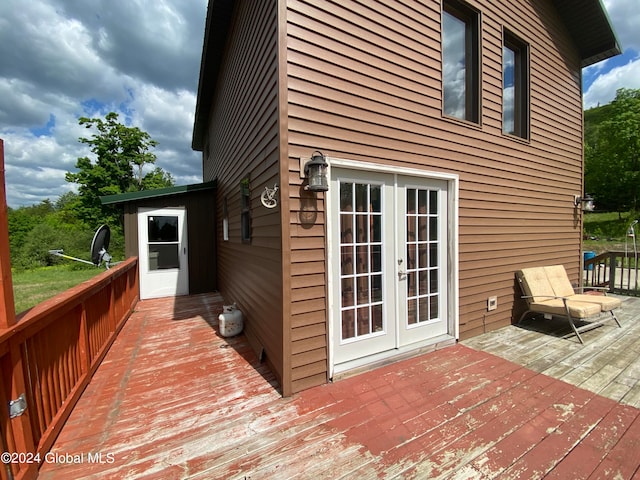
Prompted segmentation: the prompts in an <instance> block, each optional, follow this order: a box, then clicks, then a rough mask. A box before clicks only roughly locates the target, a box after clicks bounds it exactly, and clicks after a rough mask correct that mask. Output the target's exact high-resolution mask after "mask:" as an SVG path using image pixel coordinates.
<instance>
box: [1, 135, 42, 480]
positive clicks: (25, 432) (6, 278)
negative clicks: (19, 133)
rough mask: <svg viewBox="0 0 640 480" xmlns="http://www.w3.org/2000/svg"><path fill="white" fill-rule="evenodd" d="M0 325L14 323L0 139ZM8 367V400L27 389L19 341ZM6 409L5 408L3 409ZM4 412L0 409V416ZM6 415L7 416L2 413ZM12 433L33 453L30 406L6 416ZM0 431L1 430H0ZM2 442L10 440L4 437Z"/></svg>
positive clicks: (30, 474)
mask: <svg viewBox="0 0 640 480" xmlns="http://www.w3.org/2000/svg"><path fill="white" fill-rule="evenodd" d="M0 291H1V293H0V329H7V328H10V327H11V326H13V325H14V324H15V323H16V311H15V303H14V299H13V280H12V278H11V259H10V256H9V220H8V214H7V197H6V193H5V183H4V142H3V141H2V139H0ZM8 357H9V363H10V371H9V372H3V374H7V373H9V379H7V380H9V382H8V384H7V386H8V387H9V388H8V391H5V393H6V395H7V396H8V397H9V400H10V401H11V400H16V399H18V397H20V395H23V394H25V393H27V389H26V382H25V378H26V376H25V367H24V359H23V356H22V352H21V349H20V345H19V344H16V343H15V342H12V341H10V342H9V354H8ZM0 408H3V409H5V408H6V409H8V408H9V406H8V405H0ZM5 412H6V410H5ZM4 415H5V414H4V413H3V416H4ZM5 418H6V417H5ZM9 422H10V425H11V430H12V433H13V442H12V443H13V444H14V447H15V449H16V453H35V445H34V440H33V430H32V428H31V419H30V417H29V408H28V407H27V410H25V411H24V413H23V414H21V415H18V416H16V417H14V418H12V419H10V420H9ZM0 434H1V432H0ZM2 443H3V444H5V445H6V444H7V443H9V442H6V441H3V442H2ZM19 468H20V470H19V471H18V475H19V477H20V478H35V477H36V476H37V472H38V470H37V465H35V464H28V465H20V466H19Z"/></svg>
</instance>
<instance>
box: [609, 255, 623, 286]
mask: <svg viewBox="0 0 640 480" xmlns="http://www.w3.org/2000/svg"><path fill="white" fill-rule="evenodd" d="M623 271H624V270H623ZM615 288H616V254H615V253H614V252H609V291H610V292H615Z"/></svg>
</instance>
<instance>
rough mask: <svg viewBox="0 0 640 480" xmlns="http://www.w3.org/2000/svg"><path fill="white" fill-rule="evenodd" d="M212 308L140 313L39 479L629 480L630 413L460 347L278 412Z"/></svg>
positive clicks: (268, 384) (199, 301)
mask: <svg viewBox="0 0 640 480" xmlns="http://www.w3.org/2000/svg"><path fill="white" fill-rule="evenodd" d="M221 306H222V300H221V298H220V297H219V296H216V295H199V296H191V297H179V298H177V299H160V300H147V301H142V302H140V303H139V305H138V308H137V311H136V312H135V313H134V314H133V315H132V316H131V318H130V319H129V320H128V322H127V324H126V325H125V326H124V328H123V330H122V332H121V334H120V336H119V337H118V339H117V341H116V342H115V343H114V345H113V347H112V348H111V350H110V351H109V353H108V355H107V357H106V358H105V361H104V362H103V364H102V365H101V366H100V368H99V369H98V371H97V372H96V375H95V377H94V378H93V380H92V381H91V383H90V384H89V386H88V387H87V389H86V391H85V393H84V395H83V396H82V398H81V399H80V402H79V403H78V405H77V407H76V409H75V410H74V411H73V413H72V415H71V417H70V418H69V420H68V422H67V424H66V425H65V427H64V428H63V430H62V433H61V434H60V436H59V437H58V439H57V441H56V443H55V445H54V447H53V449H52V450H51V452H50V453H49V455H48V457H47V462H45V463H44V464H43V466H42V468H41V470H40V478H43V479H69V478H74V479H80V478H96V479H97V478H100V479H103V478H118V479H121V478H163V479H186V478H189V479H191V478H194V479H198V478H201V479H214V478H215V479H217V478H220V479H222V478H224V479H243V478H251V479H253V480H255V479H264V478H275V479H289V478H300V479H302V478H312V479H316V478H331V479H334V478H358V479H360V478H402V479H405V478H461V479H462V478H464V479H472V478H495V477H500V478H514V479H515V478H540V477H543V476H545V475H547V476H545V478H559V479H565V478H572V479H575V478H587V477H589V476H590V475H593V476H594V478H632V477H633V476H634V475H636V476H637V475H638V473H639V470H638V467H639V465H640V448H638V444H639V443H640V419H639V413H640V410H638V409H637V408H635V407H632V406H630V405H625V404H622V403H619V402H617V401H614V400H611V399H609V398H605V397H603V396H600V395H596V394H595V393H593V392H590V391H589V390H586V389H583V388H578V387H576V386H574V385H571V384H570V383H567V382H564V381H561V380H558V379H556V378H553V377H552V376H549V375H544V374H541V373H538V372H537V371H535V370H533V369H531V368H525V367H523V366H522V365H520V364H518V363H516V362H515V361H508V360H505V359H503V358H500V357H499V356H496V355H493V354H490V353H487V352H484V351H482V350H480V349H478V348H477V345H475V346H473V348H471V346H466V345H463V344H458V345H455V346H452V347H449V348H445V349H442V350H438V351H435V352H432V353H428V354H425V355H421V356H419V357H415V358H412V359H409V360H404V361H400V362H397V363H394V364H392V365H388V366H385V367H381V368H378V369H376V370H375V371H372V372H368V373H363V374H360V375H356V376H353V377H350V378H347V379H344V380H342V381H339V382H336V383H334V384H328V385H323V386H320V387H316V388H312V389H310V390H306V391H304V392H302V393H299V394H296V395H295V396H293V397H291V398H282V397H281V396H280V394H279V392H278V390H277V389H276V383H275V379H274V377H273V376H272V375H271V372H270V371H269V370H268V369H267V367H266V366H264V365H260V364H259V363H258V362H257V360H256V358H255V356H254V355H253V352H252V350H251V349H250V347H249V345H248V344H247V342H246V341H245V338H244V336H242V335H241V336H238V337H235V338H231V339H224V338H222V337H220V336H219V335H218V333H217V315H218V313H219V312H220V311H221ZM176 318H179V319H180V320H179V321H178V320H175V319H176ZM621 320H622V321H623V324H624V323H628V322H630V320H631V319H630V318H629V316H628V315H625V316H624V317H622V319H621ZM510 328H511V327H510ZM513 328H517V327H513ZM601 328H602V329H609V330H613V329H614V328H616V327H608V326H604V327H601ZM518 330H519V331H522V332H524V333H525V334H530V333H532V332H529V331H526V330H523V329H518ZM599 331H600V332H602V331H604V330H601V329H599ZM533 333H535V332H533ZM596 333H597V332H596ZM488 335H491V334H488ZM483 338H485V336H482V337H478V340H477V342H478V344H480V343H481V339H483ZM505 338H506V336H505ZM554 339H555V337H554ZM556 340H559V339H556ZM504 341H505V342H507V340H504ZM560 341H562V342H566V343H565V344H563V345H564V346H567V345H572V343H571V342H570V341H569V340H560ZM587 342H589V339H587ZM491 343H492V341H487V344H491ZM568 348H569V349H574V347H573V346H571V347H568ZM587 349H589V343H587V345H586V346H585V347H584V348H583V351H587ZM526 351H527V350H526V348H523V350H522V352H526Z"/></svg>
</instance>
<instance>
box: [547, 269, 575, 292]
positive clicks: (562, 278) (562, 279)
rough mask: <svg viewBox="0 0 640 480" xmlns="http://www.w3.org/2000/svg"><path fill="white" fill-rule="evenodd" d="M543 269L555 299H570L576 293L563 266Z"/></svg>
mask: <svg viewBox="0 0 640 480" xmlns="http://www.w3.org/2000/svg"><path fill="white" fill-rule="evenodd" d="M543 268H544V271H545V273H546V274H547V279H548V280H549V283H550V284H551V288H553V291H554V292H555V294H556V296H557V297H570V296H571V295H574V294H575V293H576V292H575V291H574V290H573V285H571V282H570V281H569V276H568V275H567V271H566V270H565V269H564V265H552V266H549V267H543Z"/></svg>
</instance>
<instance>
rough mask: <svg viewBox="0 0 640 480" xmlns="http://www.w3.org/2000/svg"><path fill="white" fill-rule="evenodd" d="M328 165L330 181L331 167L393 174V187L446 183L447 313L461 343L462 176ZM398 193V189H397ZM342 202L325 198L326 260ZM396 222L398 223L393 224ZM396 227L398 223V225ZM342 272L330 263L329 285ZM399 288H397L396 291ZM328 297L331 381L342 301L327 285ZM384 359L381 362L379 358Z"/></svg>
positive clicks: (351, 163)
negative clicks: (408, 182)
mask: <svg viewBox="0 0 640 480" xmlns="http://www.w3.org/2000/svg"><path fill="white" fill-rule="evenodd" d="M327 162H328V164H329V167H328V169H329V171H328V172H327V173H328V177H329V178H331V171H330V170H331V167H336V168H341V169H349V170H364V171H367V172H379V173H385V174H392V175H393V176H394V184H395V186H397V183H398V175H403V176H414V177H420V178H428V179H438V180H444V181H446V182H447V195H448V198H449V201H448V205H447V208H448V212H447V214H448V219H449V232H450V233H451V234H450V236H449V238H448V245H447V251H448V256H447V262H448V264H449V265H448V270H449V278H448V282H447V289H448V292H449V294H448V312H449V327H448V328H449V331H450V335H451V336H452V337H453V338H455V339H458V337H459V324H460V309H459V274H458V270H459V253H458V228H459V225H458V207H459V182H460V179H459V176H458V175H457V174H454V173H442V172H433V171H429V170H421V169H418V168H408V167H396V166H391V165H385V164H379V163H368V162H361V161H355V160H347V159H342V158H334V157H327ZM395 190H396V191H397V189H395ZM336 201H339V192H332V191H331V190H330V191H329V192H327V194H325V226H326V248H327V258H328V259H331V258H333V255H334V253H335V252H334V249H335V248H336V246H335V245H334V244H333V241H332V239H333V236H334V234H335V233H336V232H335V231H334V230H335V229H336V228H337V226H338V225H339V222H338V219H335V218H333V216H334V215H333V213H332V212H333V207H334V205H333V202H336ZM394 222H397V219H396V220H394ZM396 225H397V223H396ZM337 268H339V267H338V266H336V265H333V264H332V262H331V261H327V280H328V282H332V281H333V279H334V278H337V277H336V269H337ZM396 288H397V287H396ZM327 296H328V310H327V318H328V329H329V332H328V338H329V376H330V378H331V377H333V376H334V374H335V373H336V368H335V363H334V352H335V347H336V345H335V344H334V340H333V339H334V331H333V329H334V325H333V324H334V322H333V321H332V312H333V311H334V307H335V302H337V301H338V302H339V299H337V298H335V294H334V292H333V288H331V286H330V285H328V288H327ZM396 308H398V307H396ZM415 347H416V348H418V347H420V345H416V346H415ZM398 353H402V352H398V351H396V352H394V354H398ZM377 357H381V358H377ZM383 357H384V355H382V356H373V357H371V358H367V359H365V360H363V362H355V363H354V364H353V365H350V366H349V368H357V367H358V366H360V365H359V363H362V364H365V363H369V362H372V361H377V360H381V359H382V358H383Z"/></svg>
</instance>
